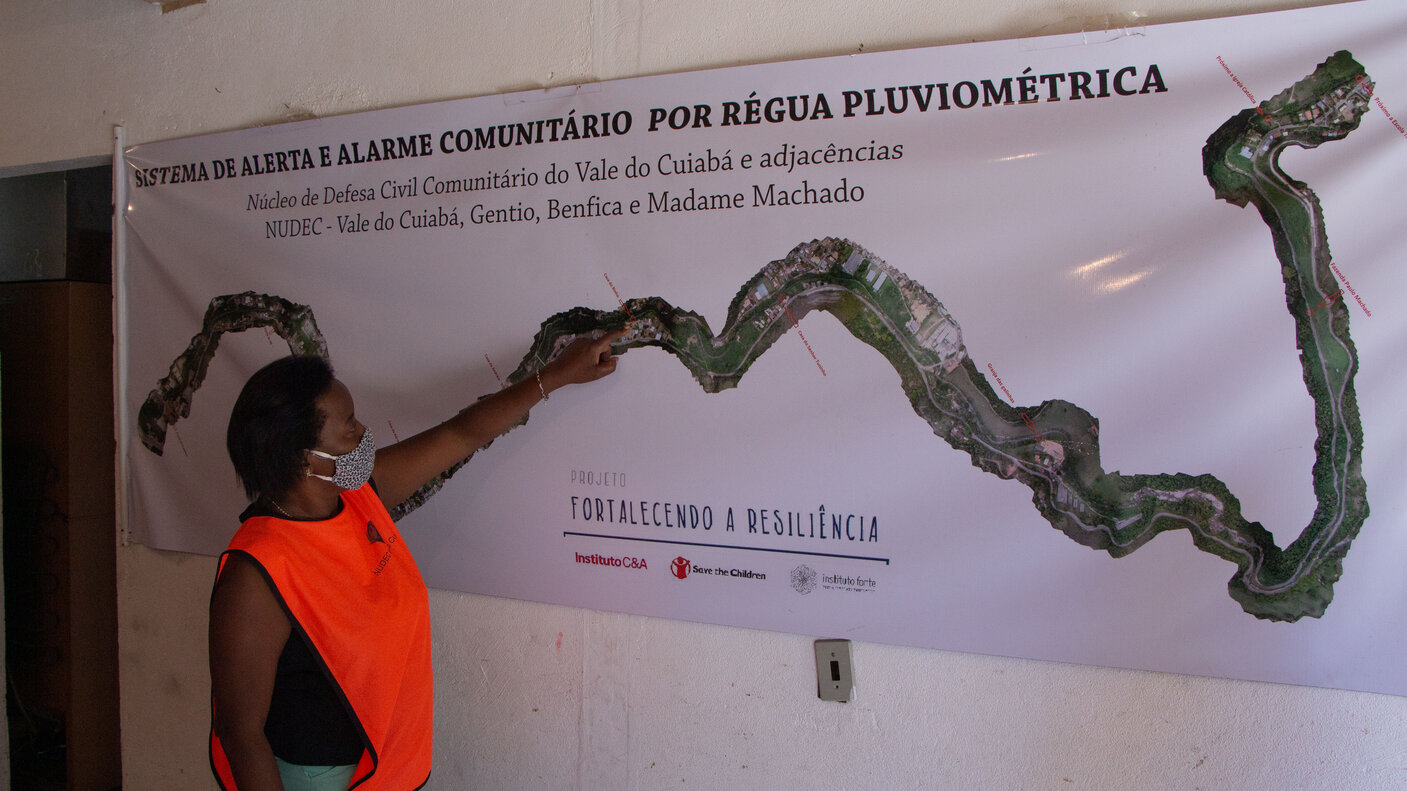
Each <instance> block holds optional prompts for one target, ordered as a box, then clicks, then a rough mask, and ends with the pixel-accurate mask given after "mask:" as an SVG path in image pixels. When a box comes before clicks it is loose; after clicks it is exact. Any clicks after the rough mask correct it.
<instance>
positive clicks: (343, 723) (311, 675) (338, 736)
mask: <svg viewBox="0 0 1407 791" xmlns="http://www.w3.org/2000/svg"><path fill="white" fill-rule="evenodd" d="M254 516H272V517H274V518H276V519H286V518H287V517H285V516H284V515H283V514H279V513H276V512H273V511H270V510H268V509H265V508H264V507H263V504H262V503H260V502H256V503H254V504H252V505H250V506H249V508H247V509H245V511H244V513H242V514H240V515H239V520H240V522H244V520H246V519H249V518H250V517H254ZM265 581H267V577H266V578H265ZM270 587H271V588H272V587H273V584H272V583H270ZM281 603H282V602H280V604H281ZM264 736H265V737H266V738H267V739H268V740H269V747H270V748H272V749H273V751H274V755H276V756H278V757H279V758H282V759H283V760H285V761H287V762H288V763H291V764H299V765H302V766H344V765H346V764H355V763H357V762H358V761H360V760H361V756H362V740H361V736H360V734H359V733H358V731H357V727H356V725H355V723H354V721H353V718H352V713H351V706H350V704H349V703H347V701H346V698H345V697H343V695H342V694H341V693H340V692H339V691H338V689H337V687H336V685H335V684H334V683H333V682H332V679H331V676H330V675H329V671H328V670H327V668H326V666H325V665H324V663H323V662H322V661H321V660H320V659H319V658H318V657H317V655H316V654H315V653H314V651H313V649H312V646H311V645H309V643H308V638H307V637H306V636H305V635H304V634H303V632H302V631H301V630H300V629H299V628H297V627H296V626H294V627H293V628H292V629H290V631H289V633H288V642H286V643H284V644H283V652H282V653H280V654H279V657H278V669H277V670H276V671H275V673H274V694H273V698H272V700H270V701H269V716H268V718H267V719H266V720H264Z"/></svg>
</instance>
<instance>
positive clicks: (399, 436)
mask: <svg viewBox="0 0 1407 791" xmlns="http://www.w3.org/2000/svg"><path fill="white" fill-rule="evenodd" d="M386 425H388V426H390V427H391V436H393V437H395V438H396V441H397V442H400V441H401V435H400V434H397V433H396V426H395V424H394V423H392V422H391V421H389V420H388V421H386Z"/></svg>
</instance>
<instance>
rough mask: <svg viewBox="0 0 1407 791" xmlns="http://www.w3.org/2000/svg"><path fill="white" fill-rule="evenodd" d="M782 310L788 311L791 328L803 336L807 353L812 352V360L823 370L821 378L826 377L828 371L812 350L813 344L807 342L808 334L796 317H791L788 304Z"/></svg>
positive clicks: (784, 304) (783, 304)
mask: <svg viewBox="0 0 1407 791" xmlns="http://www.w3.org/2000/svg"><path fill="white" fill-rule="evenodd" d="M782 310H784V311H786V313H787V318H789V319H791V326H793V327H795V328H796V334H797V335H800V336H801V342H802V343H804V344H806V351H808V352H811V359H812V360H815V361H816V367H817V368H820V369H821V376H825V375H826V369H825V368H822V367H821V361H820V360H819V359H817V357H816V352H815V351H814V350H813V349H812V348H811V342H810V341H808V340H806V333H804V332H802V331H801V325H800V324H797V323H796V317H795V316H793V315H791V308H790V307H788V306H787V303H785V302H783V303H782Z"/></svg>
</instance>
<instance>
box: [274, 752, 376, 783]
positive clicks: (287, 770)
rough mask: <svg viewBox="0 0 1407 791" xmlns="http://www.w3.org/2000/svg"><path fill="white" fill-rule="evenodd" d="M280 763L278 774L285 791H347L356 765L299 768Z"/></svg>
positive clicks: (279, 760) (296, 765)
mask: <svg viewBox="0 0 1407 791" xmlns="http://www.w3.org/2000/svg"><path fill="white" fill-rule="evenodd" d="M274 760H276V761H278V774H279V777H281V778H283V791H347V784H348V783H350V782H352V773H353V772H355V771H357V766H356V764H347V765H346V766H299V765H298V764H291V763H289V762H287V761H285V760H283V759H282V758H277V757H276V758H275V759H274Z"/></svg>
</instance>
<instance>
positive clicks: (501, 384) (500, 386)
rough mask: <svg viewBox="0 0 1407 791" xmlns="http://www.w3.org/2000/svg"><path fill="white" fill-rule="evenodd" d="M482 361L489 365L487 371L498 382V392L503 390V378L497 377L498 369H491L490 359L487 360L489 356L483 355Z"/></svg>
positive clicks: (491, 361) (491, 362)
mask: <svg viewBox="0 0 1407 791" xmlns="http://www.w3.org/2000/svg"><path fill="white" fill-rule="evenodd" d="M484 360H485V361H486V362H487V363H488V364H489V370H490V371H493V376H494V378H495V379H497V380H498V389H499V390H502V389H503V377H501V376H499V375H498V369H497V368H495V367H493V360H490V359H489V356H488V355H487V354H485V355H484Z"/></svg>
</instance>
